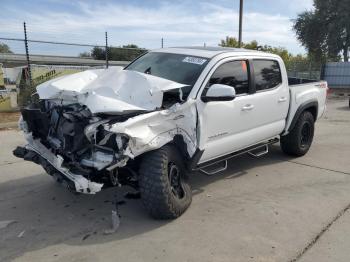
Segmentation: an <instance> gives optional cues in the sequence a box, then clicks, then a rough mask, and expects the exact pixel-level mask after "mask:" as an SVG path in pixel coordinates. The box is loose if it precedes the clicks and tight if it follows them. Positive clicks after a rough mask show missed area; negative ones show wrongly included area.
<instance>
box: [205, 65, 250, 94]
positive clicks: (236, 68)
mask: <svg viewBox="0 0 350 262" xmlns="http://www.w3.org/2000/svg"><path fill="white" fill-rule="evenodd" d="M247 68H248V66H247V62H246V61H232V62H228V63H225V64H222V65H221V66H219V67H218V68H217V69H216V71H215V72H214V74H213V75H212V76H211V78H210V80H209V86H211V85H213V84H223V85H229V86H232V87H234V88H235V90H236V94H237V95H240V94H248V92H249V81H248V79H249V78H248V70H247Z"/></svg>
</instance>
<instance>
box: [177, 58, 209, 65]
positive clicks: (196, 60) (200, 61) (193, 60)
mask: <svg viewBox="0 0 350 262" xmlns="http://www.w3.org/2000/svg"><path fill="white" fill-rule="evenodd" d="M206 61H207V59H203V58H199V57H193V56H186V57H185V58H184V60H182V62H185V63H191V64H196V65H203V64H204V63H205V62H206Z"/></svg>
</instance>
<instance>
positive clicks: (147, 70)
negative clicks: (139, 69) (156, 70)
mask: <svg viewBox="0 0 350 262" xmlns="http://www.w3.org/2000/svg"><path fill="white" fill-rule="evenodd" d="M144 73H145V74H149V75H151V74H152V73H151V67H149V68H147V69H146V70H145V72H144Z"/></svg>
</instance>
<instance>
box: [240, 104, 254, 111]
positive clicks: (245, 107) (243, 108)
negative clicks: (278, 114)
mask: <svg viewBox="0 0 350 262" xmlns="http://www.w3.org/2000/svg"><path fill="white" fill-rule="evenodd" d="M253 108H254V105H251V104H248V105H245V106H244V107H242V111H249V110H252V109H253Z"/></svg>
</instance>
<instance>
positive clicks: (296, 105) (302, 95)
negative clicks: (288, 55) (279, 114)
mask: <svg viewBox="0 0 350 262" xmlns="http://www.w3.org/2000/svg"><path fill="white" fill-rule="evenodd" d="M294 80H295V79H293V80H292V81H290V83H291V82H292V83H295V82H294ZM305 82H306V83H305ZM327 89H328V88H327V82H325V81H318V82H311V81H310V80H307V81H304V83H302V84H294V85H289V94H290V105H289V112H288V116H287V121H286V128H285V132H284V134H287V133H288V131H289V130H290V129H291V128H293V124H294V123H295V120H296V119H297V118H298V117H299V114H300V113H302V111H304V110H305V109H308V108H310V107H313V108H315V107H316V110H315V112H314V114H315V115H314V116H315V121H316V120H317V119H319V118H320V117H321V116H322V114H323V113H324V111H325V108H326V97H327ZM293 119H295V120H294V121H293Z"/></svg>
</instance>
